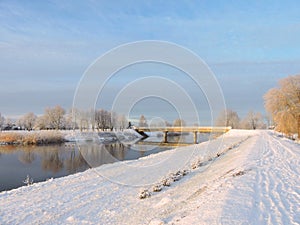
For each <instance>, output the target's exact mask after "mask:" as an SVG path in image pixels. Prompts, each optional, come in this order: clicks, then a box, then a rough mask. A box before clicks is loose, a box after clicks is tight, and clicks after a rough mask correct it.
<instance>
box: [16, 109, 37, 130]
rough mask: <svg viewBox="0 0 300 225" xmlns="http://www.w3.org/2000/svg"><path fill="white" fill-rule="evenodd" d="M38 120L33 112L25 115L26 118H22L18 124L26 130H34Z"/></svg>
mask: <svg viewBox="0 0 300 225" xmlns="http://www.w3.org/2000/svg"><path fill="white" fill-rule="evenodd" d="M36 119H37V116H36V115H35V114H34V113H33V112H29V113H27V114H25V115H24V116H22V117H21V118H20V119H19V121H18V123H19V126H20V127H22V128H23V129H25V130H32V129H33V127H34V125H35V121H36Z"/></svg>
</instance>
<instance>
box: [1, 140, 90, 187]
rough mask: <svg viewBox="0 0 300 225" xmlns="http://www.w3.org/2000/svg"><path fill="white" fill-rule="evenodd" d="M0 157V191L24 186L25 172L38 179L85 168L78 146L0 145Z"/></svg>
mask: <svg viewBox="0 0 300 225" xmlns="http://www.w3.org/2000/svg"><path fill="white" fill-rule="evenodd" d="M0 156H1V157H0V191H3V190H9V189H12V188H16V187H19V186H22V185H24V184H23V182H22V181H23V180H24V179H25V178H26V176H27V174H28V175H30V177H32V178H33V180H34V182H39V181H44V180H47V179H49V178H51V177H55V178H56V177H62V176H66V175H69V174H73V173H76V172H79V171H84V170H86V169H88V168H89V165H88V163H86V161H85V160H84V157H83V156H82V155H81V152H80V151H78V149H76V148H69V147H65V146H64V145H51V146H0Z"/></svg>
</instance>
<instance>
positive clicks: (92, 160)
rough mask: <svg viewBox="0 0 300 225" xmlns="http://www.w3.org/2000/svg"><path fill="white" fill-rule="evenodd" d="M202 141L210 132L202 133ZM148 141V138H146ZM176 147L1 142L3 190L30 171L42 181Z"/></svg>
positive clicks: (0, 180) (185, 138) (185, 139)
mask: <svg viewBox="0 0 300 225" xmlns="http://www.w3.org/2000/svg"><path fill="white" fill-rule="evenodd" d="M198 138H199V139H200V140H201V141H205V140H207V137H206V136H201V137H198ZM146 140H147V141H148V142H149V141H155V142H156V141H157V142H159V141H161V139H160V138H149V139H146ZM144 141H145V140H144ZM174 141H175V142H176V141H178V137H173V138H170V142H174ZM181 141H182V142H185V143H192V141H193V136H192V135H186V136H182V139H181ZM172 148H174V147H173V146H172V145H170V146H160V145H156V144H153V145H151V144H149V143H148V144H147V145H142V144H139V143H135V144H129V145H128V144H126V145H124V144H122V143H119V142H115V143H107V144H101V145H99V144H95V143H92V142H91V143H88V142H87V143H84V144H83V145H79V146H78V145H76V144H72V143H67V144H63V145H48V146H0V191H4V190H11V189H14V188H18V187H20V186H23V185H26V184H25V183H24V181H25V179H26V177H27V175H29V177H30V178H31V179H33V182H34V183H36V182H41V181H45V180H47V179H50V178H58V177H63V176H67V175H70V174H74V173H77V172H82V171H85V170H87V169H88V168H91V167H97V166H100V165H102V164H105V163H113V162H116V161H122V160H132V159H137V158H140V157H144V156H147V155H150V154H154V153H158V152H161V151H165V150H168V149H172Z"/></svg>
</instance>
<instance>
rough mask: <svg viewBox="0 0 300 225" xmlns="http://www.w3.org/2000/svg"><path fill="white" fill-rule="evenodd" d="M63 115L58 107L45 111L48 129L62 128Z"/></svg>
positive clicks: (63, 112) (62, 110) (63, 111)
mask: <svg viewBox="0 0 300 225" xmlns="http://www.w3.org/2000/svg"><path fill="white" fill-rule="evenodd" d="M64 115H65V110H64V109H63V108H62V107H61V106H59V105H58V106H55V107H54V108H47V109H46V110H45V116H46V119H47V121H48V123H49V125H50V127H51V128H54V129H56V130H58V129H62V128H63V125H64V124H65V121H64Z"/></svg>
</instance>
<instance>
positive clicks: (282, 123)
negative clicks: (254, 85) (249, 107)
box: [264, 75, 300, 138]
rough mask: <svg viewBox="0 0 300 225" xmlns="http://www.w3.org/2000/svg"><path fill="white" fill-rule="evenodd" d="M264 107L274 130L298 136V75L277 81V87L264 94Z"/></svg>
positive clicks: (299, 127) (299, 120)
mask: <svg viewBox="0 0 300 225" xmlns="http://www.w3.org/2000/svg"><path fill="white" fill-rule="evenodd" d="M264 100H265V107H266V110H267V111H268V112H269V113H270V114H271V116H272V119H273V121H274V123H275V125H276V130H278V131H281V132H283V133H286V134H288V135H291V134H293V133H298V138H299V137H300V75H295V76H289V77H286V78H284V79H281V80H280V81H279V87H276V88H272V89H270V90H269V91H268V92H267V93H266V94H265V95H264Z"/></svg>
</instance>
